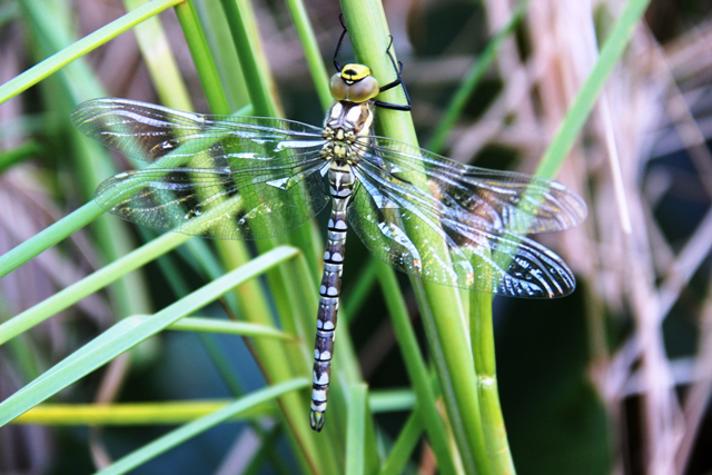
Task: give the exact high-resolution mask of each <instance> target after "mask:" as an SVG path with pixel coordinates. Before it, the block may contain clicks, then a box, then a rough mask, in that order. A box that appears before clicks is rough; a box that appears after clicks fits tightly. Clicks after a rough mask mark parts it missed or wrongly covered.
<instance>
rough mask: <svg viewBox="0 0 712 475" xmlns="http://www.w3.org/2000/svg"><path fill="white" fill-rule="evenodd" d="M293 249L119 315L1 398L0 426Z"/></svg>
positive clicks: (268, 255)
mask: <svg viewBox="0 0 712 475" xmlns="http://www.w3.org/2000/svg"><path fill="white" fill-rule="evenodd" d="M298 253H299V251H298V250H297V249H295V248H291V247H286V246H283V247H279V248H276V249H274V250H272V251H270V252H268V253H265V254H262V255H261V256H259V257H257V258H255V259H253V260H251V261H250V262H249V263H247V264H245V265H244V266H241V267H240V268H238V269H235V270H232V271H230V272H228V273H227V274H225V275H223V276H222V277H220V278H218V279H216V280H213V281H212V282H210V283H209V284H206V285H204V286H203V287H201V288H200V289H198V290H196V291H194V292H192V293H190V294H188V295H187V296H185V297H183V298H181V299H179V300H176V301H175V302H173V303H172V304H170V305H168V306H167V307H164V308H163V309H162V310H160V311H158V312H156V313H155V314H153V315H152V317H151V318H140V317H139V318H136V317H127V318H124V319H123V320H120V321H119V322H118V323H116V324H114V325H113V326H112V327H111V328H109V329H108V330H106V331H105V332H104V333H102V334H101V335H99V336H98V337H96V338H94V339H93V340H91V341H90V342H89V343H87V344H86V345H84V346H83V347H82V348H80V349H79V350H77V351H75V352H73V353H72V354H71V355H69V356H68V357H66V358H65V359H64V360H62V361H61V362H59V363H57V364H56V365H55V366H53V367H52V368H50V369H49V370H47V371H45V372H44V373H43V374H42V375H40V376H39V377H38V378H37V379H35V380H34V381H32V382H30V383H29V384H27V385H26V386H24V387H22V388H21V389H20V390H18V391H17V392H15V393H14V394H12V395H11V396H10V397H8V398H7V399H5V400H4V401H3V402H1V403H0V426H2V425H4V424H7V423H8V422H10V421H12V420H13V419H14V418H16V417H17V416H19V415H20V414H22V413H24V412H27V411H28V410H29V409H31V408H32V407H34V406H36V405H37V404H39V403H41V402H42V401H44V400H45V399H47V398H49V397H51V396H53V395H55V394H57V393H58V392H59V391H61V390H62V389H64V388H66V387H67V386H69V385H70V384H72V383H74V382H75V381H77V380H79V379H80V378H82V377H84V376H86V375H87V374H89V373H90V372H92V371H94V370H95V369H97V368H99V367H101V366H102V365H104V364H106V363H108V362H109V361H111V360H112V359H113V358H116V357H117V356H118V355H120V354H121V353H123V352H125V351H127V350H129V349H131V348H133V347H134V346H136V345H138V344H139V343H141V342H142V341H145V340H146V339H148V338H149V337H151V336H153V335H155V334H156V333H158V332H160V331H161V330H163V329H165V328H166V327H168V326H170V325H172V324H173V323H175V322H177V321H178V320H179V319H181V318H183V317H185V316H188V315H190V314H191V313H193V312H195V311H197V310H200V309H201V308H204V307H205V306H207V305H208V304H210V303H212V302H214V301H215V300H216V299H218V298H220V297H221V296H222V295H223V294H224V293H225V292H228V291H230V290H231V289H233V288H234V287H235V286H237V285H240V284H242V283H243V282H245V281H247V280H250V279H252V278H254V277H256V276H258V275H261V274H263V273H265V272H267V271H268V270H269V269H271V268H273V267H274V266H277V265H279V264H281V263H282V262H285V261H287V260H289V259H292V258H294V257H295V256H297V255H298ZM283 403H286V402H283Z"/></svg>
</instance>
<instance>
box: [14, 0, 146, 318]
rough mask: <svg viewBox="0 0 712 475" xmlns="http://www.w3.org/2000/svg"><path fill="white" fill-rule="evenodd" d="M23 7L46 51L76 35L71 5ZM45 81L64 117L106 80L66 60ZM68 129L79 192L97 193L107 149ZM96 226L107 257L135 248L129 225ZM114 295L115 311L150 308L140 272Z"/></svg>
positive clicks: (28, 0)
mask: <svg viewBox="0 0 712 475" xmlns="http://www.w3.org/2000/svg"><path fill="white" fill-rule="evenodd" d="M21 7H22V12H23V15H24V18H25V20H26V23H27V24H28V25H29V30H30V31H31V32H32V34H33V37H34V38H35V44H36V45H37V49H38V51H40V52H41V54H49V53H50V52H54V51H59V50H61V49H62V48H63V47H65V45H67V44H70V43H71V42H72V41H73V38H74V34H73V32H72V31H71V30H70V29H69V26H68V22H62V21H57V19H58V18H68V17H69V8H68V5H66V4H63V3H56V4H52V3H50V4H47V3H46V2H41V1H40V0H25V1H23V2H22V3H21ZM44 86H45V87H44V88H43V89H42V92H43V93H44V95H45V100H46V101H47V103H48V104H49V105H50V107H51V109H52V110H55V111H58V112H59V113H60V114H61V115H62V116H65V117H66V116H68V115H69V112H70V111H71V109H72V108H74V107H75V106H76V104H77V103H78V102H79V101H82V100H84V99H86V98H87V97H91V96H97V95H103V88H102V87H101V84H100V83H99V81H98V80H97V78H96V77H95V76H94V75H93V74H92V72H91V70H90V69H89V67H88V66H87V64H86V62H84V61H82V60H79V61H75V62H74V63H72V64H68V65H66V66H65V67H64V68H63V69H62V71H61V73H60V74H59V75H58V76H57V80H55V81H48V82H46V83H45V84H44ZM63 132H64V133H62V134H61V140H58V143H60V144H68V146H67V147H66V148H65V149H64V152H66V153H69V154H70V157H71V158H72V159H73V160H74V162H73V167H72V175H73V178H75V182H74V183H75V184H76V186H77V189H78V190H79V194H80V195H81V196H83V197H85V198H86V197H88V196H91V195H92V194H93V192H94V189H95V187H96V186H97V185H98V184H99V182H100V181H101V179H102V177H106V176H108V175H110V174H112V173H113V166H112V165H111V161H110V160H109V157H108V154H107V153H106V152H105V151H103V150H102V149H101V148H99V146H98V144H96V143H94V142H92V141H90V140H89V139H87V138H86V137H82V136H80V134H79V133H78V132H77V131H76V130H75V129H69V130H66V131H63ZM58 138H59V137H58ZM61 150H62V147H59V152H60V153H61ZM93 231H94V236H95V238H96V243H97V244H98V247H99V249H100V251H101V256H102V258H103V260H104V261H105V262H110V261H112V260H114V259H116V258H117V257H118V256H120V255H123V254H125V253H127V252H128V250H129V249H130V248H131V241H132V239H131V236H130V235H129V234H128V232H127V230H126V227H125V226H123V225H122V224H121V223H119V222H118V221H115V220H108V219H105V218H100V219H98V220H97V221H96V223H95V224H94V227H93ZM109 294H110V297H111V299H110V301H111V305H112V308H113V313H114V314H116V315H130V314H133V313H144V312H147V311H148V309H149V303H148V297H147V295H146V286H145V284H144V282H143V276H142V275H141V274H135V275H132V276H130V277H129V278H126V279H122V280H121V281H118V282H116V283H115V285H113V286H112V287H111V288H110V289H109Z"/></svg>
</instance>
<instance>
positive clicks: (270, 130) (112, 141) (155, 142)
mask: <svg viewBox="0 0 712 475" xmlns="http://www.w3.org/2000/svg"><path fill="white" fill-rule="evenodd" d="M72 119H73V121H74V123H75V124H76V126H77V127H78V128H79V129H80V130H81V131H82V132H83V133H85V134H86V135H88V136H90V137H92V138H95V139H97V140H99V141H101V142H102V143H104V145H106V146H107V147H109V148H113V149H116V150H118V151H120V152H122V153H123V154H124V155H126V156H127V157H128V158H129V160H132V161H133V162H143V163H151V162H155V161H157V160H161V163H160V164H159V165H160V166H161V167H162V168H169V167H175V166H181V165H189V166H190V167H192V168H213V167H216V166H225V167H229V168H232V169H233V170H238V169H239V168H240V167H241V166H242V165H243V164H244V163H245V162H249V161H254V160H259V159H260V157H271V156H272V155H274V154H280V153H281V154H282V155H284V152H285V151H289V150H291V151H294V152H297V153H300V152H301V153H306V152H311V151H314V150H318V149H319V148H320V147H321V145H323V143H324V141H323V139H322V137H321V129H319V128H317V127H313V126H311V125H309V124H304V123H301V122H296V121H290V120H284V119H275V118H266V117H241V116H237V115H235V116H217V115H206V114H197V113H192V112H181V111H176V110H172V109H168V108H166V107H162V106H159V105H155V104H149V103H144V102H139V101H132V100H128V99H119V98H102V99H93V100H90V101H86V102H84V103H82V104H80V105H79V107H78V108H77V109H76V110H75V111H74V113H73V114H72ZM201 152H207V153H203V156H202V157H201V156H200V153H201ZM298 158H299V157H296V158H295V159H298ZM262 160H269V158H262Z"/></svg>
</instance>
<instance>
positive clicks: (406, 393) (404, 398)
mask: <svg viewBox="0 0 712 475" xmlns="http://www.w3.org/2000/svg"><path fill="white" fill-rule="evenodd" d="M415 399H416V398H415V393H414V392H413V391H411V390H410V389H381V390H376V391H371V392H370V395H369V397H368V407H369V408H370V409H371V412H373V413H379V412H395V411H407V410H409V409H412V408H413V406H415Z"/></svg>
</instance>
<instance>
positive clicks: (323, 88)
mask: <svg viewBox="0 0 712 475" xmlns="http://www.w3.org/2000/svg"><path fill="white" fill-rule="evenodd" d="M287 8H289V12H290V13H291V14H292V22H293V23H294V26H295V27H296V29H297V35H298V36H299V41H300V42H301V44H302V49H303V50H304V59H306V61H307V66H308V67H309V73H310V74H311V76H312V81H314V86H315V87H316V92H317V95H318V96H319V102H321V107H322V108H323V109H327V108H328V107H329V106H330V105H331V104H332V103H333V102H334V99H333V98H332V97H331V90H330V89H329V81H328V77H329V76H328V73H327V72H326V67H325V66H324V61H323V60H322V59H321V52H320V51H319V44H318V43H317V41H316V37H315V36H314V30H313V29H312V27H311V23H309V17H308V15H307V10H306V8H305V7H304V2H302V0H287Z"/></svg>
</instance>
